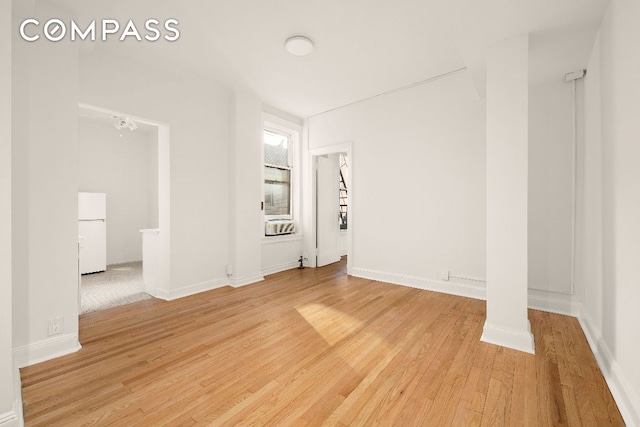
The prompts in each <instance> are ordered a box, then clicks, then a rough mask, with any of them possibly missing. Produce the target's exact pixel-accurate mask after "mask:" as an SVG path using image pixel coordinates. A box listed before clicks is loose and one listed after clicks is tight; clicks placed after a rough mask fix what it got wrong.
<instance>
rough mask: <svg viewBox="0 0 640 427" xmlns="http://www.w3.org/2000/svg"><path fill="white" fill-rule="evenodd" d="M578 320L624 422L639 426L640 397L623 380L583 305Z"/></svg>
mask: <svg viewBox="0 0 640 427" xmlns="http://www.w3.org/2000/svg"><path fill="white" fill-rule="evenodd" d="M578 321H579V322H580V326H582V330H583V331H584V334H585V336H586V337H587V342H588V343H589V346H590V347H591V351H592V352H593V355H594V356H595V358H596V362H597V363H598V366H599V367H600V371H602V375H603V376H604V379H605V381H606V382H607V385H608V386H609V390H610V391H611V394H612V395H613V399H614V400H615V402H616V404H617V405H618V409H619V410H620V414H621V415H622V418H623V419H624V422H625V424H626V425H627V426H629V427H634V426H635V427H640V398H639V397H638V396H637V395H636V394H635V393H634V392H633V390H632V389H631V387H630V386H629V384H628V383H627V381H626V380H625V378H624V375H623V373H622V370H621V368H620V365H619V364H618V362H617V361H616V360H615V358H614V356H613V353H612V352H611V350H610V349H609V347H608V346H607V343H606V342H605V341H604V340H603V339H602V335H601V334H600V333H599V331H598V330H597V329H596V328H595V327H594V323H593V321H592V319H591V318H590V316H589V314H588V313H587V312H586V310H584V306H583V307H582V310H581V312H580V315H579V316H578Z"/></svg>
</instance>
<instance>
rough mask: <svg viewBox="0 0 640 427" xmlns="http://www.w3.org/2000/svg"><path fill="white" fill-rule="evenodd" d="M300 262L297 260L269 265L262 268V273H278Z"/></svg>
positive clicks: (295, 266) (264, 274) (296, 265)
mask: <svg viewBox="0 0 640 427" xmlns="http://www.w3.org/2000/svg"><path fill="white" fill-rule="evenodd" d="M299 266H300V263H299V262H298V261H291V262H286V263H284V264H278V265H274V266H271V267H265V268H263V269H262V275H263V276H268V275H270V274H275V273H280V272H281V271H286V270H292V269H294V268H298V267H299Z"/></svg>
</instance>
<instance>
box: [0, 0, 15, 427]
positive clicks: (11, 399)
mask: <svg viewBox="0 0 640 427" xmlns="http://www.w3.org/2000/svg"><path fill="white" fill-rule="evenodd" d="M12 28H13V27H12V23H11V2H9V1H6V2H2V3H0V58H3V61H2V63H0V206H2V208H0V425H3V426H5V425H6V426H8V425H18V419H17V416H18V415H17V409H18V405H17V401H16V393H15V390H14V387H15V382H14V381H16V378H15V377H14V363H13V347H12V338H11V335H12V333H13V331H12V327H11V323H12V319H11V317H12V313H11V312H12V306H11V302H12V301H11V293H12V292H11V291H12V289H11V61H10V60H7V58H11V34H12Z"/></svg>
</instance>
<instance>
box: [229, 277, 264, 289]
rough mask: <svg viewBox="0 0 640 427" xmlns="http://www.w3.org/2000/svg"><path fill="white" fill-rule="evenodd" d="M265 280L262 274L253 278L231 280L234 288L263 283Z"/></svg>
mask: <svg viewBox="0 0 640 427" xmlns="http://www.w3.org/2000/svg"><path fill="white" fill-rule="evenodd" d="M263 280H264V276H262V274H254V275H253V276H246V277H239V278H237V279H231V283H230V285H231V286H233V287H234V288H239V287H241V286H246V285H250V284H252V283H257V282H261V281H263Z"/></svg>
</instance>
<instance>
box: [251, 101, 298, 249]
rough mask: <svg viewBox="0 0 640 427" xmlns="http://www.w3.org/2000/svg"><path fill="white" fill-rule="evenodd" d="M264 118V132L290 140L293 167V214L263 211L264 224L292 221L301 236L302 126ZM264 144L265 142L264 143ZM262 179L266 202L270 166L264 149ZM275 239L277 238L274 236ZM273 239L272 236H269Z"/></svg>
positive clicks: (290, 156) (277, 118)
mask: <svg viewBox="0 0 640 427" xmlns="http://www.w3.org/2000/svg"><path fill="white" fill-rule="evenodd" d="M262 117H263V132H264V130H270V131H273V132H277V133H280V134H282V135H287V136H289V138H290V140H289V141H290V143H291V148H290V150H289V161H290V165H291V190H290V197H291V201H290V206H291V214H290V215H266V214H265V213H264V212H266V211H265V210H263V211H262V212H263V223H264V222H265V221H266V220H269V219H291V220H294V221H296V226H297V227H296V229H297V230H298V231H296V233H294V235H295V234H300V232H301V230H300V218H301V215H300V206H301V205H300V197H301V194H300V188H301V185H300V176H301V174H300V165H301V159H300V152H301V150H300V144H301V141H302V138H301V136H302V126H300V125H298V124H296V123H293V122H290V121H288V120H284V119H282V118H280V117H277V116H274V115H272V114H269V113H262ZM263 144H264V142H263ZM261 165H262V167H261V179H262V201H263V202H264V167H265V166H268V165H266V164H265V162H264V148H263V149H262V162H261ZM273 237H275V236H273ZM269 238H272V236H269Z"/></svg>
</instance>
